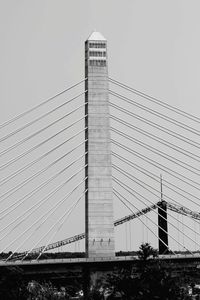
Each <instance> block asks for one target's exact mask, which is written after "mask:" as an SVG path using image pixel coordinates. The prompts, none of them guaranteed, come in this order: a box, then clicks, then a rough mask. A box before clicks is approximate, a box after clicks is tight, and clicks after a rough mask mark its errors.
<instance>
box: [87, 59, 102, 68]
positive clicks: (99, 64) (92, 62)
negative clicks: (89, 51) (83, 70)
mask: <svg viewBox="0 0 200 300" xmlns="http://www.w3.org/2000/svg"><path fill="white" fill-rule="evenodd" d="M90 66H92V67H105V66H106V60H98V59H95V60H90Z"/></svg>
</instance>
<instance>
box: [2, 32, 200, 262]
mask: <svg viewBox="0 0 200 300" xmlns="http://www.w3.org/2000/svg"><path fill="white" fill-rule="evenodd" d="M199 124H200V118H199V117H197V116H194V115H192V114H190V113H188V112H185V111H183V110H181V109H179V108H177V107H174V106H171V105H169V104H167V103H166V102H163V101H161V100H160V99H157V98H154V97H152V96H149V95H148V94H146V93H144V92H141V91H139V90H137V89H135V88H133V87H131V86H129V85H127V84H124V83H122V82H120V81H118V80H116V79H113V78H112V77H109V76H108V55H107V41H106V40H105V38H104V37H103V36H102V35H101V34H100V33H97V32H94V33H92V34H91V36H90V37H89V38H88V40H87V41H86V42H85V78H83V79H82V80H80V81H79V82H77V83H75V84H74V85H72V86H70V87H67V88H66V89H64V90H63V91H61V92H59V93H57V94H55V95H54V96H52V97H50V98H48V99H45V100H43V101H41V102H40V103H39V104H37V105H35V106H34V107H32V108H30V109H28V110H26V111H24V112H22V113H21V114H19V115H17V116H15V117H13V118H11V119H9V120H7V121H5V122H4V123H2V124H0V133H1V137H0V143H1V145H2V147H1V152H0V172H1V179H0V186H1V194H0V222H1V227H0V248H1V251H0V252H1V255H2V259H1V261H0V266H6V265H28V266H30V265H44V264H54V263H55V264H57V265H58V264H60V263H65V264H67V263H68V264H72V263H73V264H74V263H75V264H85V263H87V262H88V263H91V262H93V263H99V262H107V263H112V262H117V261H118V262H124V261H127V262H129V261H130V260H136V258H135V257H129V258H128V257H121V258H120V257H116V256H115V252H116V251H117V250H118V251H120V250H123V251H133V250H135V251H136V250H137V249H138V247H139V245H140V244H141V243H142V242H149V243H151V244H152V245H153V246H155V247H156V248H158V249H159V254H160V258H162V259H166V260H167V259H175V260H177V259H181V260H190V261H191V260H195V261H197V262H198V260H199V258H200V254H199V252H198V251H199V249H200V222H199V221H200V213H199V206H200V204H199V192H200V183H199V176H200V168H199V166H200V156H199V149H200V142H199V135H200V130H199V129H198V126H199ZM161 174H162V175H161ZM83 228H85V231H84V229H83ZM81 241H85V242H84V243H83V244H81ZM72 244H73V245H76V248H75V249H74V250H75V251H76V252H81V251H83V252H85V258H76V259H74V260H70V259H68V260H67V259H61V260H59V259H56V260H55V261H54V262H53V260H43V257H44V253H45V252H47V251H56V249H58V251H61V250H62V247H63V249H64V250H65V251H69V250H66V249H72V248H67V247H70V246H71V245H72ZM77 250H78V251H77ZM5 253H7V255H3V254H5ZM177 253H178V254H177ZM32 254H35V255H36V256H37V258H36V259H34V260H32V261H31V260H29V257H30V256H31V255H32Z"/></svg>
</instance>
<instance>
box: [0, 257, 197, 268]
mask: <svg viewBox="0 0 200 300" xmlns="http://www.w3.org/2000/svg"><path fill="white" fill-rule="evenodd" d="M155 259H162V260H200V254H194V255H192V254H177V255H159V256H158V257H157V258H155ZM136 260H138V256H119V257H114V258H113V257H102V258H95V257H94V258H62V259H61V258H59V259H43V260H42V259H40V260H25V261H21V260H16V261H8V262H6V261H3V260H1V261H0V267H1V266H2V267H3V266H26V265H47V264H87V263H90V264H92V263H109V262H112V263H114V262H120V261H121V262H122V261H136Z"/></svg>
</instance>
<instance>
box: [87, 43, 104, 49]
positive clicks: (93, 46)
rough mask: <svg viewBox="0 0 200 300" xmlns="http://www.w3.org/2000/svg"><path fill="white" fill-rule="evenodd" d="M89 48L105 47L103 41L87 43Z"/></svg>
mask: <svg viewBox="0 0 200 300" xmlns="http://www.w3.org/2000/svg"><path fill="white" fill-rule="evenodd" d="M89 48H106V44H105V43H89Z"/></svg>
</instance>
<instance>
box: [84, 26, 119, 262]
mask: <svg viewBox="0 0 200 300" xmlns="http://www.w3.org/2000/svg"><path fill="white" fill-rule="evenodd" d="M85 77H86V90H87V92H86V97H85V101H86V115H87V116H86V118H85V125H86V127H87V129H86V132H85V135H86V139H88V141H87V142H86V144H85V150H86V159H85V160H86V163H87V164H88V166H87V167H86V177H87V180H86V189H87V193H86V201H85V240H86V255H87V257H114V255H115V243H114V224H113V199H112V178H111V150H110V125H109V107H108V61H107V41H106V39H105V38H104V37H103V36H102V35H101V34H100V33H99V32H93V33H92V34H91V35H90V37H89V38H88V39H87V41H86V42H85Z"/></svg>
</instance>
